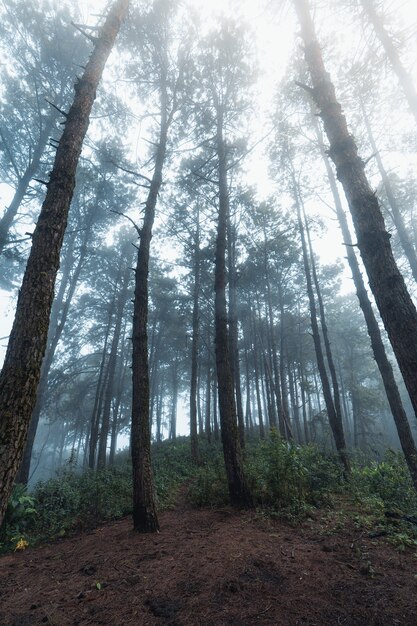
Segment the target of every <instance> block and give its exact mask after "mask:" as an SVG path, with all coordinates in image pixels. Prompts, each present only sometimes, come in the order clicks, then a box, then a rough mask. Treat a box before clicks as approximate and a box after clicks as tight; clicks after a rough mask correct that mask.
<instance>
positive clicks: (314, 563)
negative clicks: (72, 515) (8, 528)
mask: <svg viewBox="0 0 417 626" xmlns="http://www.w3.org/2000/svg"><path fill="white" fill-rule="evenodd" d="M337 519H338V518H337V512H335V513H331V514H329V513H325V512H324V513H321V514H320V515H318V516H317V517H316V519H315V520H309V521H307V522H303V523H302V524H300V525H298V526H297V527H292V526H289V525H287V524H284V523H282V522H275V521H270V520H268V519H264V518H260V517H259V516H257V515H256V514H255V513H253V512H251V513H248V512H244V513H241V512H235V511H232V510H228V509H221V510H193V509H190V508H188V507H186V506H185V505H179V506H178V507H177V508H176V509H175V510H172V511H167V512H165V513H163V514H162V515H161V519H160V521H161V528H162V532H161V533H160V534H158V535H139V534H135V533H134V532H133V531H132V530H131V522H130V519H124V520H121V521H117V522H114V523H111V524H108V525H106V526H103V527H101V528H98V529H96V530H94V531H93V532H89V533H84V534H81V535H78V536H76V537H72V538H68V539H65V540H61V541H58V542H55V543H52V544H49V545H45V546H41V547H38V548H28V549H27V550H25V551H22V552H16V553H14V554H10V555H6V556H3V557H2V558H0V624H1V625H2V626H12V625H13V626H26V625H29V624H30V625H32V624H54V625H56V626H69V625H75V624H83V625H87V624H94V625H95V624H111V625H115V626H122V625H123V626H125V625H126V626H127V625H133V624H134V625H139V626H140V625H142V624H143V625H155V626H156V625H161V624H167V625H169V626H188V625H196V626H197V625H201V626H223V625H230V624H235V625H238V626H253V625H255V624H269V625H272V624H273V625H276V626H281V625H282V626H305V625H307V626H338V625H343V626H416V625H417V611H416V608H417V578H416V574H417V559H416V557H415V555H414V551H413V550H407V551H406V552H405V553H402V554H401V553H400V552H399V551H398V549H396V548H395V547H394V546H392V545H390V544H389V543H387V541H386V539H385V538H374V539H372V538H371V537H369V533H368V532H365V531H363V530H360V529H357V528H355V525H354V524H353V523H352V522H349V523H347V524H345V525H344V527H343V528H342V529H341V530H336V529H335V523H336V522H337ZM332 527H333V528H332Z"/></svg>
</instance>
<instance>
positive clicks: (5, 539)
mask: <svg viewBox="0 0 417 626" xmlns="http://www.w3.org/2000/svg"><path fill="white" fill-rule="evenodd" d="M35 505H36V502H35V498H33V497H32V496H29V495H28V494H27V492H26V489H25V488H24V487H23V485H16V486H15V487H14V489H13V493H12V495H11V498H10V500H9V503H8V505H7V509H6V514H5V517H4V522H3V525H2V527H1V529H0V552H5V551H9V550H14V549H16V547H18V546H19V545H20V547H25V544H26V539H27V536H28V533H29V532H30V530H31V528H32V527H33V525H34V521H35V518H36V514H37V511H36V508H35ZM22 541H23V543H21V542H22ZM18 549H19V547H18Z"/></svg>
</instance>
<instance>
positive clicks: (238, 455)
mask: <svg viewBox="0 0 417 626" xmlns="http://www.w3.org/2000/svg"><path fill="white" fill-rule="evenodd" d="M217 116H218V121H217V157H218V174H219V207H218V223H217V238H216V256H215V281H214V292H215V304H214V307H215V337H216V371H217V385H218V393H219V410H220V424H221V437H222V443H223V454H224V462H225V466H226V476H227V482H228V487H229V495H230V501H231V503H232V504H233V505H236V506H241V507H251V506H252V505H253V501H252V497H251V494H250V492H249V487H248V485H247V482H246V477H245V475H244V471H243V462H242V452H241V447H240V443H239V433H238V427H237V415H236V405H235V397H234V391H233V378H232V371H231V367H230V355H229V345H230V341H229V336H228V328H227V306H226V231H227V219H228V214H229V192H228V186H227V163H226V151H225V144H224V139H223V127H222V115H221V111H219V110H218V111H217Z"/></svg>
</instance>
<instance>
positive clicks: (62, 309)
mask: <svg viewBox="0 0 417 626" xmlns="http://www.w3.org/2000/svg"><path fill="white" fill-rule="evenodd" d="M87 242H88V236H84V238H83V243H82V245H81V249H80V254H79V256H78V259H77V263H76V266H75V269H74V272H73V274H72V276H71V275H70V272H71V270H72V269H73V263H74V262H75V260H74V258H73V249H72V248H73V243H74V242H71V244H70V250H69V259H68V260H67V262H66V264H65V269H64V272H63V275H62V280H61V283H60V285H59V290H58V294H57V297H56V299H55V301H54V302H53V305H52V311H51V319H50V325H49V331H48V341H47V348H46V352H45V358H44V360H43V363H42V368H41V376H40V379H39V384H38V391H37V397H36V403H35V408H34V409H33V412H32V416H31V418H30V424H29V430H28V435H27V439H26V445H25V450H24V452H23V458H22V462H21V464H20V467H19V471H18V473H17V476H16V482H18V483H22V484H24V485H26V484H27V483H28V480H29V472H30V462H31V458H32V450H33V444H34V443H35V437H36V432H37V429H38V424H39V418H40V415H41V412H42V409H43V405H44V402H45V395H46V392H47V389H48V377H49V372H50V370H51V366H52V363H53V360H54V356H55V352H56V349H57V347H58V343H59V340H60V339H61V335H62V333H63V330H64V328H65V324H66V321H67V317H68V311H69V308H70V305H71V302H72V298H73V296H74V292H75V289H76V287H77V284H78V279H79V277H80V273H81V270H82V267H83V265H84V261H85V257H86V255H87ZM67 288H68V289H67ZM65 293H66V295H65ZM64 298H65V300H64Z"/></svg>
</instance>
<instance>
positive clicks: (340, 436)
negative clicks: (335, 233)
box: [292, 173, 350, 474]
mask: <svg viewBox="0 0 417 626" xmlns="http://www.w3.org/2000/svg"><path fill="white" fill-rule="evenodd" d="M292 178H293V186H294V189H293V192H294V201H295V205H296V208H297V218H298V228H299V231H300V237H301V247H302V252H303V261H304V271H305V276H306V283H307V294H308V300H309V304H310V319H311V328H312V331H313V341H314V348H315V352H316V359H317V367H318V369H319V374H320V380H321V384H322V388H323V396H324V401H325V404H326V410H327V417H328V420H329V424H330V428H331V430H332V433H333V438H334V441H335V444H336V449H337V451H338V454H339V457H340V461H341V463H342V465H343V467H344V471H345V473H346V474H349V472H350V464H349V459H348V456H347V452H346V443H345V435H344V432H343V424H342V422H341V419H340V416H338V415H337V413H336V410H335V406H334V403H333V398H332V392H331V389H330V383H329V378H328V376H327V371H326V366H325V363H324V356H323V350H322V347H321V340H320V333H319V326H318V322H317V311H316V303H315V300H314V294H313V285H312V282H311V274H310V264H309V260H308V253H307V243H306V239H305V235H304V227H303V223H302V219H301V207H300V199H299V196H298V193H299V191H298V188H297V185H296V181H295V177H294V173H293V176H292Z"/></svg>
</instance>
